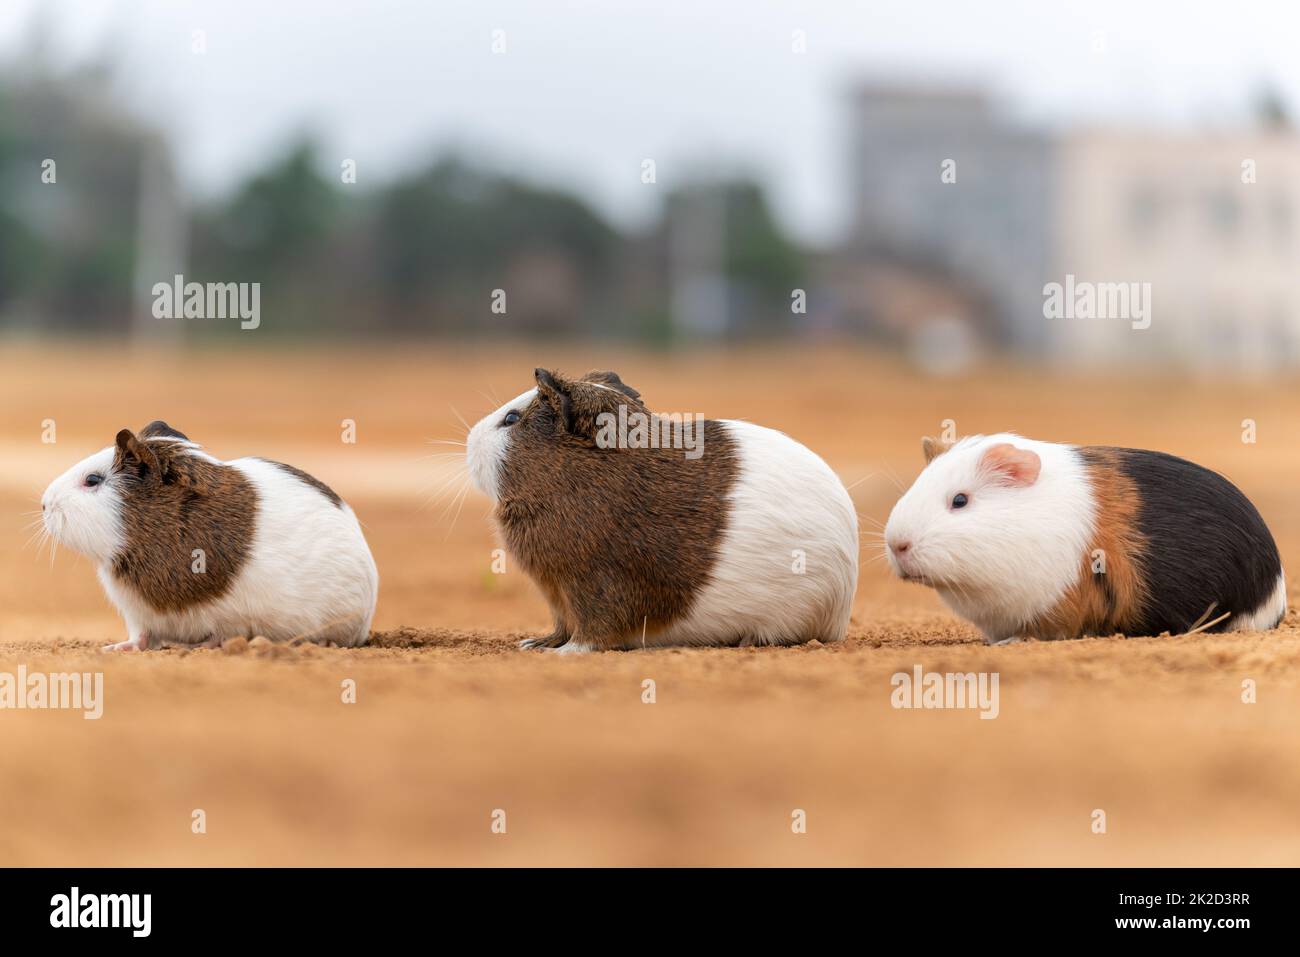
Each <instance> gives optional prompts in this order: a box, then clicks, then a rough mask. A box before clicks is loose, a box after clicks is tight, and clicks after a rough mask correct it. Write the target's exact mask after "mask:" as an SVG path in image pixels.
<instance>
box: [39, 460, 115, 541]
mask: <svg viewBox="0 0 1300 957" xmlns="http://www.w3.org/2000/svg"><path fill="white" fill-rule="evenodd" d="M113 455H114V449H113V447H112V446H109V447H108V448H106V449H101V450H100V451H98V452H96V453H95V454H94V455H91V456H88V457H86V458H84V459H82V460H81V461H80V462H78V463H77V464H76V465H74V466H72V468H70V469H68V470H67V471H66V472H64V473H63V474H62V475H60V476H59V477H58V478H56V479H55V480H54V481H53V482H51V483H50V485H49V488H47V489H46V490H45V494H44V495H42V496H41V518H42V520H43V521H44V522H45V529H46V531H48V532H49V533H50V536H51V537H52V538H53V539H54V540H55V541H56V542H58V543H59V544H60V545H66V546H68V548H71V549H74V550H76V551H78V552H81V554H83V555H86V556H87V557H89V558H92V559H94V560H95V561H96V562H101V563H102V562H107V561H108V560H109V559H111V558H112V557H113V556H114V555H116V554H117V553H118V552H119V551H121V550H122V542H123V541H124V538H123V532H122V522H121V514H122V496H121V495H119V494H118V491H117V488H116V486H115V485H114V484H113V483H112V481H111V479H110V476H109V471H110V470H111V469H112V467H113ZM92 472H98V473H99V474H100V475H102V476H104V477H105V479H110V480H109V481H105V482H103V483H101V484H99V485H97V486H95V487H94V488H87V487H86V485H85V481H86V476H88V475H90V474H91V473H92Z"/></svg>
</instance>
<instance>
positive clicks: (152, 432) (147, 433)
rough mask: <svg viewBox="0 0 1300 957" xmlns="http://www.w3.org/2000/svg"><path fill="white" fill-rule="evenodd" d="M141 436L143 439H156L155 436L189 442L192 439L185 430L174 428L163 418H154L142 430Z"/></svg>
mask: <svg viewBox="0 0 1300 957" xmlns="http://www.w3.org/2000/svg"><path fill="white" fill-rule="evenodd" d="M139 437H140V438H142V439H154V438H162V439H179V440H180V441H182V442H188V441H189V440H190V437H189V436H188V435H186V434H185V433H184V432H181V431H179V430H178V429H173V428H172V427H171V426H170V425H168V424H167V423H166V422H164V421H163V420H162V419H154V420H153V421H152V422H150V423H149V424H148V425H146V426H145V427H144V428H143V429H141V430H140V435H139Z"/></svg>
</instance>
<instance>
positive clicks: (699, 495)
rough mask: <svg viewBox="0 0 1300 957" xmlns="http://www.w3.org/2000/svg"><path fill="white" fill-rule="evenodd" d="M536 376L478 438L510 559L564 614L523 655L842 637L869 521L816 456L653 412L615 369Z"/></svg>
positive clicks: (476, 465)
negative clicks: (861, 521) (862, 525)
mask: <svg viewBox="0 0 1300 957" xmlns="http://www.w3.org/2000/svg"><path fill="white" fill-rule="evenodd" d="M534 378H535V380H536V387H535V388H533V389H529V390H528V391H527V392H525V393H523V394H522V395H520V396H519V397H518V398H516V399H514V400H513V401H511V402H507V403H506V404H505V405H503V406H502V407H501V408H499V409H497V410H496V411H495V412H493V413H492V414H491V415H489V416H487V417H486V418H484V419H483V420H482V421H480V422H479V423H478V424H477V425H475V426H474V428H473V429H472V430H470V433H469V440H468V443H467V446H468V450H467V451H468V456H467V457H468V465H469V470H470V474H471V477H472V479H473V481H474V484H475V485H476V486H477V487H478V488H479V490H480V491H482V492H483V493H484V494H486V495H487V496H489V497H490V498H492V499H493V500H494V501H495V508H494V513H493V514H494V518H495V521H496V524H497V527H498V531H499V533H500V535H501V538H502V539H503V541H504V544H505V546H506V549H507V552H508V553H509V555H510V556H512V557H513V559H514V561H515V562H517V563H518V565H519V567H520V568H522V569H523V570H524V571H525V572H526V573H527V574H528V575H529V576H530V577H531V578H532V579H533V580H534V581H535V582H536V583H537V585H538V587H539V588H540V589H541V591H542V593H543V594H544V595H545V597H546V599H547V601H548V602H549V604H550V607H551V612H552V616H553V619H554V622H555V629H554V631H553V632H552V633H551V634H549V635H546V636H545V637H539V638H532V639H527V640H526V641H524V642H523V645H524V647H532V648H553V649H559V650H561V651H565V652H570V651H594V650H608V649H629V648H641V647H659V646H665V645H790V644H799V643H802V642H806V641H810V640H812V639H818V640H820V641H827V642H829V641H838V640H839V639H841V638H843V637H844V633H845V629H846V628H847V626H848V621H849V612H850V605H851V603H852V599H853V591H854V588H855V587H856V585H857V569H858V532H857V513H856V512H855V511H854V508H853V503H852V501H851V500H850V499H849V495H848V492H847V491H846V490H845V488H844V486H843V484H842V483H841V482H840V480H839V479H838V478H837V477H836V476H835V473H834V472H832V471H831V469H830V467H829V466H827V465H826V463H825V462H823V461H822V460H821V459H820V458H819V457H818V456H817V455H815V454H813V453H812V452H811V451H809V450H808V449H807V448H806V447H805V446H803V445H800V444H799V443H798V442H796V441H794V440H793V439H791V438H790V437H789V436H786V435H784V434H782V433H780V432H776V431H774V430H772V429H765V428H763V427H761V426H758V425H752V424H750V423H748V422H738V421H725V420H720V421H714V420H704V419H703V417H698V418H695V419H694V420H692V417H665V416H660V415H654V414H652V413H651V412H650V411H649V410H648V409H647V408H646V406H645V405H644V404H643V403H642V402H641V398H640V393H638V392H637V391H636V390H635V389H633V388H630V387H629V386H627V385H624V384H623V382H622V381H621V380H620V379H619V377H618V376H617V375H615V374H614V373H612V372H592V373H589V374H587V375H585V376H583V377H582V378H580V379H566V378H564V377H562V376H560V375H557V374H552V373H550V372H548V371H546V370H545V369H537V370H536V371H535V373H534ZM672 419H676V420H677V422H678V423H680V424H681V426H682V430H681V431H678V430H676V428H675V425H674V423H673V422H672ZM628 423H630V429H631V431H629V432H627V433H626V435H625V434H624V432H623V431H621V430H622V428H623V426H624V425H625V424H628ZM687 427H689V428H690V430H691V431H690V433H689V434H688V433H687V432H686V431H685V429H686V428H687ZM638 430H639V431H638ZM614 432H617V433H618V435H619V436H622V438H620V439H618V440H615V438H614V436H613V433H614ZM655 436H658V437H661V438H663V439H664V440H663V441H657V440H656V439H655V438H654V437H655ZM623 439H626V441H624V440H623ZM669 439H674V440H673V441H669ZM678 439H679V440H678ZM687 446H689V447H687Z"/></svg>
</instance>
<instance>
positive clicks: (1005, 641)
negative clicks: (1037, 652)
mask: <svg viewBox="0 0 1300 957" xmlns="http://www.w3.org/2000/svg"><path fill="white" fill-rule="evenodd" d="M1026 641H1029V639H1028V638H1023V637H1021V636H1020V635H1012V636H1011V637H1010V638H999V639H994V638H985V639H984V644H986V645H990V646H993V647H997V646H998V645H1020V644H1024V643H1025V642H1026Z"/></svg>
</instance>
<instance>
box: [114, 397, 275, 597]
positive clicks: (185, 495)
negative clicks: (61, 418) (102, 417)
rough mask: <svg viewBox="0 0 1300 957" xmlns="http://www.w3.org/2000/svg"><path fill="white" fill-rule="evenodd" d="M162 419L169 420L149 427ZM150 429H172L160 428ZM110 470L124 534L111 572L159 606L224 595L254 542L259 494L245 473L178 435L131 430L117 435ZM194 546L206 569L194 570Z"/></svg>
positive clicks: (125, 430)
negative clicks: (148, 435) (199, 452)
mask: <svg viewBox="0 0 1300 957" xmlns="http://www.w3.org/2000/svg"><path fill="white" fill-rule="evenodd" d="M159 425H163V426H164V427H165V425H164V424H163V423H152V424H151V425H150V426H149V427H148V428H150V429H154V427H155V426H159ZM169 431H170V430H169ZM142 434H143V431H142ZM153 434H156V435H164V434H169V433H164V432H160V431H157V430H156V429H155V430H154V432H153ZM175 434H179V433H175ZM113 471H114V473H116V474H117V475H118V476H119V479H118V484H119V487H120V488H121V493H122V497H123V499H124V507H123V528H124V531H125V533H126V547H125V548H124V549H123V551H122V553H121V554H120V555H118V556H116V557H115V558H114V559H113V575H114V576H115V577H116V578H118V579H119V580H121V581H124V582H126V583H128V584H130V585H131V586H132V587H133V588H134V589H135V590H136V591H137V592H139V594H140V595H141V596H142V597H143V598H144V600H145V601H146V602H148V603H149V605H150V607H152V608H154V609H155V610H156V611H160V612H167V611H180V610H182V609H184V608H187V607H189V606H191V605H197V604H200V603H202V602H205V601H211V600H212V599H214V598H218V597H220V596H221V595H222V594H224V593H225V592H226V590H227V589H228V588H229V587H230V586H231V584H232V583H233V582H234V580H235V577H236V576H237V575H238V573H239V570H240V568H241V567H242V566H243V564H244V562H245V561H246V560H247V558H248V553H249V549H250V548H251V546H252V540H253V527H254V523H255V521H256V516H257V493H256V491H255V490H254V489H253V486H252V485H251V484H250V483H249V482H248V480H247V479H246V478H244V476H243V475H242V474H240V472H239V471H238V470H237V469H233V468H231V467H230V466H228V465H221V464H219V463H216V462H210V461H208V460H206V459H203V458H200V457H198V456H195V455H193V454H191V452H190V450H189V449H187V448H186V447H185V446H184V445H183V444H181V443H180V442H178V441H171V440H169V439H166V438H158V439H141V438H139V437H138V436H135V435H132V434H131V432H130V430H128V429H123V430H122V431H121V432H119V433H118V434H117V454H116V455H115V457H114V460H113ZM195 549H202V550H203V553H204V562H205V565H206V570H205V571H204V572H201V573H198V572H194V571H192V566H193V562H194V558H193V552H194V550H195Z"/></svg>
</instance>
